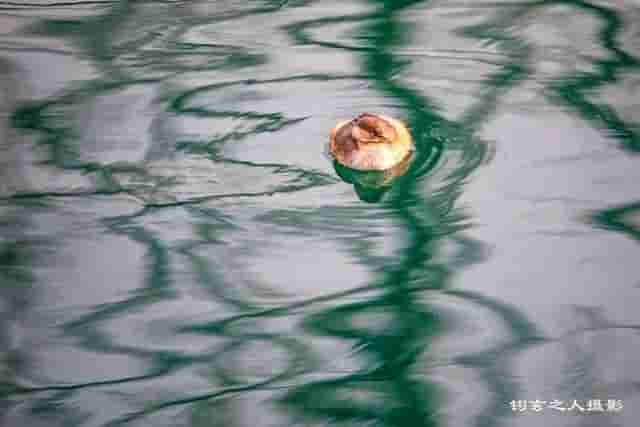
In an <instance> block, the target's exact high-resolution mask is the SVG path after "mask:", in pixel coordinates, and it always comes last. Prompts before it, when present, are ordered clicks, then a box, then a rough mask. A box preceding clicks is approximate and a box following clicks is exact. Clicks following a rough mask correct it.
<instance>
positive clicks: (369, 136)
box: [329, 113, 414, 171]
mask: <svg viewBox="0 0 640 427" xmlns="http://www.w3.org/2000/svg"><path fill="white" fill-rule="evenodd" d="M413 150H414V146H413V142H412V140H411V134H410V133H409V130H408V129H407V127H406V126H405V125H404V123H402V122H401V121H400V120H397V119H394V118H392V117H388V116H384V115H380V114H373V113H363V114H360V115H359V116H357V117H356V118H354V119H352V120H343V121H340V122H338V124H336V126H335V127H334V128H333V129H331V133H330V136H329V152H330V154H331V156H332V157H333V159H334V160H335V161H336V162H337V163H339V164H340V165H342V166H344V167H347V168H350V169H354V170H357V171H386V170H389V169H393V168H394V167H395V166H398V165H399V164H402V163H403V162H405V161H406V160H407V159H408V158H409V157H410V156H411V154H412V153H413Z"/></svg>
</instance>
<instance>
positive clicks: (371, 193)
mask: <svg viewBox="0 0 640 427" xmlns="http://www.w3.org/2000/svg"><path fill="white" fill-rule="evenodd" d="M411 160H412V156H409V157H407V158H406V159H404V160H403V161H402V162H400V163H398V164H397V165H395V166H394V167H392V168H390V169H387V170H383V171H377V170H376V171H359V170H356V169H351V168H348V167H346V166H343V165H341V164H340V163H338V162H337V161H334V162H333V167H334V169H335V171H336V173H337V174H338V176H339V177H340V178H342V180H343V181H344V182H347V183H349V184H353V188H354V189H355V191H356V194H357V195H358V197H359V198H360V200H362V201H363V202H367V203H376V202H379V201H381V200H382V198H383V197H384V195H385V194H386V193H387V192H388V191H389V190H390V189H391V187H392V186H393V184H394V183H395V182H397V180H398V179H399V178H400V177H402V176H403V175H404V174H405V173H406V172H407V170H409V166H410V165H411Z"/></svg>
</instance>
